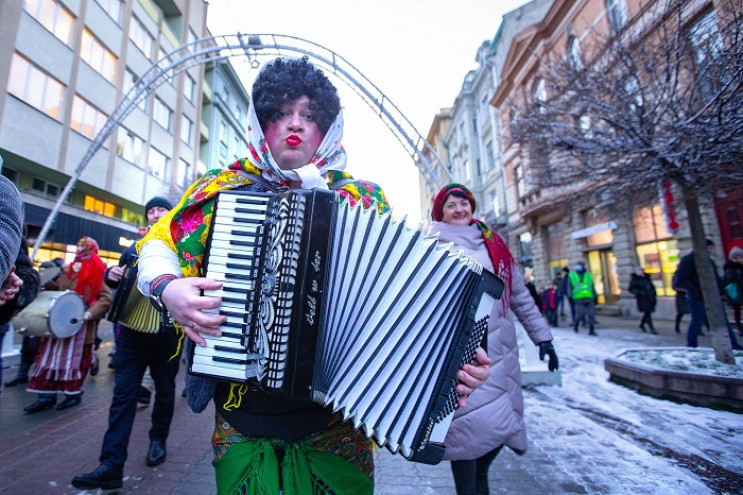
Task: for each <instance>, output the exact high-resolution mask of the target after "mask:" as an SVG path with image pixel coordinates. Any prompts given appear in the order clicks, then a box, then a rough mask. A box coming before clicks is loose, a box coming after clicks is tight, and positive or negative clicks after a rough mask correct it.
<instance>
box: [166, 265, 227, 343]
mask: <svg viewBox="0 0 743 495" xmlns="http://www.w3.org/2000/svg"><path fill="white" fill-rule="evenodd" d="M221 287H222V283H221V282H217V281H216V280H213V279H210V278H204V277H189V278H178V279H176V280H173V281H172V282H171V283H169V284H168V286H167V287H165V290H164V291H163V293H162V294H161V296H160V297H161V299H162V301H163V303H164V304H165V309H167V311H168V313H170V316H171V317H172V318H173V320H174V321H176V322H178V323H180V325H181V326H182V327H183V330H184V331H185V332H186V335H188V338H190V339H191V340H193V341H194V342H195V343H196V344H198V345H205V344H206V340H204V338H203V337H202V336H201V335H199V334H200V333H202V334H206V335H212V336H214V337H219V336H220V335H222V332H221V330H220V329H219V326H220V325H221V324H222V323H224V321H225V319H226V318H227V317H226V316H219V315H215V314H207V313H205V312H204V311H203V310H208V309H217V308H219V306H220V303H221V299H219V298H217V297H204V296H202V295H201V291H202V290H217V289H219V288H221Z"/></svg>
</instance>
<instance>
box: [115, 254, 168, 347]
mask: <svg viewBox="0 0 743 495" xmlns="http://www.w3.org/2000/svg"><path fill="white" fill-rule="evenodd" d="M133 258H134V260H133V261H132V262H131V263H129V264H128V265H127V266H126V267H125V268H124V274H123V275H122V276H121V281H120V282H119V288H118V289H116V294H115V295H114V298H113V301H112V302H111V310H110V311H109V314H108V320H109V321H112V322H114V323H118V324H119V325H123V326H125V327H127V328H130V329H132V330H136V331H138V332H143V333H157V332H159V331H160V323H161V321H162V315H161V314H160V313H158V311H157V310H156V309H155V307H154V306H153V305H152V303H151V302H150V300H149V299H148V298H146V297H145V296H144V295H143V294H142V293H141V292H139V289H138V288H137V265H136V260H137V258H138V257H137V256H133Z"/></svg>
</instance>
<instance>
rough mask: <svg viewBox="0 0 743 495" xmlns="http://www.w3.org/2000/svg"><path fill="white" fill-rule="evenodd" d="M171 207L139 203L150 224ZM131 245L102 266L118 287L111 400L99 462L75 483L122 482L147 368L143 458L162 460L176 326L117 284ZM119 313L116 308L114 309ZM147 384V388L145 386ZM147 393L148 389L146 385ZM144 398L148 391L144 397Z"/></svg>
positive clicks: (129, 261)
mask: <svg viewBox="0 0 743 495" xmlns="http://www.w3.org/2000/svg"><path fill="white" fill-rule="evenodd" d="M171 208H172V206H171V204H170V202H169V201H168V200H167V199H166V198H162V197H155V198H152V199H150V200H149V201H148V202H147V204H146V205H145V217H146V218H147V223H148V224H149V225H154V224H155V223H157V221H159V220H160V219H161V218H162V217H164V216H165V215H166V214H167V213H168V211H170V209H171ZM136 260H137V256H136V247H135V245H134V244H132V246H131V248H128V249H127V250H126V251H124V253H123V254H122V256H121V260H120V264H119V266H115V267H112V268H110V269H109V270H108V271H107V272H106V281H107V283H109V284H111V285H112V286H113V287H118V290H119V291H122V293H121V294H117V297H116V301H117V302H120V304H119V305H118V306H120V307H123V309H122V310H121V311H118V310H119V308H118V307H117V308H113V309H114V310H115V311H116V312H117V315H118V319H117V321H116V322H115V323H117V324H118V330H119V331H118V335H117V336H116V342H117V344H116V366H115V370H116V373H115V375H114V380H115V386H114V391H113V398H112V399H111V406H110V407H109V410H108V429H107V430H106V433H105V434H104V436H103V442H102V446H101V454H100V457H99V459H98V460H99V462H100V465H99V466H98V467H97V468H96V469H95V470H93V471H92V472H90V473H84V474H80V475H78V476H75V477H74V478H73V480H72V485H73V486H74V487H76V488H80V489H86V490H92V489H97V488H101V489H112V488H121V486H122V485H123V482H122V480H123V473H124V464H125V463H126V460H127V457H128V449H127V447H128V445H129V438H130V436H131V432H132V428H133V426H134V419H135V416H136V411H137V404H138V402H140V401H141V396H142V391H141V389H142V388H143V387H142V385H141V383H142V378H143V376H144V374H145V371H147V370H150V376H151V377H152V381H153V383H154V389H155V399H154V406H153V408H152V415H151V423H152V424H151V427H150V431H149V437H150V445H149V447H148V449H147V455H146V458H145V464H146V465H147V466H150V467H154V466H157V465H159V464H162V463H163V462H165V459H166V456H167V447H166V441H167V438H168V435H169V433H170V423H171V421H172V419H173V411H174V408H175V377H176V374H177V373H178V365H179V360H180V357H181V350H182V349H181V347H182V346H181V343H182V340H181V337H182V336H183V333H182V332H179V331H177V330H176V328H175V326H174V325H173V322H172V320H171V319H170V318H169V317H167V316H166V317H165V318H163V317H161V316H162V315H160V313H158V311H157V310H156V309H155V308H154V307H153V306H152V304H151V303H150V301H149V300H147V299H146V298H145V297H144V296H143V295H142V294H141V293H140V292H139V289H137V287H136V286H135V285H134V284H133V283H132V285H126V284H121V283H120V282H121V281H122V277H123V276H124V275H125V274H126V275H128V276H127V278H126V281H127V282H133V281H134V280H135V277H133V276H132V275H133V274H134V272H133V271H132V272H131V273H130V272H128V271H125V269H126V270H136V268H135V266H134V265H135V262H136ZM119 313H120V314H119ZM145 390H147V389H145ZM148 393H149V391H148ZM147 399H148V400H149V397H147Z"/></svg>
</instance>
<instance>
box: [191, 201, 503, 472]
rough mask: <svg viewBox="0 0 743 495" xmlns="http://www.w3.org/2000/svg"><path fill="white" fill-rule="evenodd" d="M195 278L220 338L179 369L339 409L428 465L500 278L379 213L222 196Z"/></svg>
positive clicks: (439, 449) (334, 204)
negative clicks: (201, 280) (201, 279)
mask: <svg viewBox="0 0 743 495" xmlns="http://www.w3.org/2000/svg"><path fill="white" fill-rule="evenodd" d="M205 276H206V277H208V278H212V279H215V280H219V281H221V282H222V284H223V285H222V288H221V289H219V290H214V291H204V295H205V296H213V297H219V298H221V300H222V301H221V306H220V307H219V308H218V309H216V310H213V311H214V312H218V313H219V314H222V315H226V316H227V319H226V321H225V323H224V324H223V325H222V327H221V330H222V335H221V337H218V338H216V337H210V336H207V335H204V338H205V339H206V341H207V344H206V346H194V348H193V351H192V361H191V367H190V371H191V373H194V374H199V375H205V376H210V377H215V378H219V379H222V380H227V381H234V382H241V383H250V384H254V385H257V386H258V387H260V388H261V389H262V390H264V391H267V392H275V393H277V394H283V395H286V396H288V397H290V398H292V399H293V400H305V401H314V402H316V403H319V404H321V405H324V406H331V407H332V408H333V409H334V410H335V411H341V412H342V414H343V416H344V418H345V419H346V420H348V421H352V422H353V424H354V425H355V427H356V428H361V429H362V431H363V432H364V433H365V434H366V436H367V437H369V438H373V439H374V440H375V441H376V442H377V443H378V444H379V445H383V446H386V447H387V448H388V449H389V450H391V451H392V452H393V453H401V454H402V455H403V456H404V457H406V458H408V459H410V460H413V461H416V462H425V463H430V464H435V463H437V462H439V461H440V460H441V458H442V457H443V453H444V447H443V440H444V438H445V436H446V432H447V430H448V427H449V424H450V422H451V418H452V416H453V413H454V410H455V408H456V407H457V400H458V398H459V396H458V395H457V394H456V392H455V390H454V387H455V385H456V384H457V379H456V372H457V370H459V369H460V368H461V366H462V365H463V364H464V363H466V362H472V361H473V360H474V354H475V351H476V349H477V347H478V346H479V345H480V342H481V341H482V339H483V337H484V335H485V333H486V328H487V321H488V317H489V314H490V311H491V309H492V306H493V303H494V302H495V300H496V299H498V298H499V297H500V296H501V293H502V291H503V283H502V281H501V280H500V279H498V278H497V277H495V276H494V275H493V274H491V273H490V272H488V271H487V270H484V269H483V268H482V266H481V265H480V264H479V263H477V262H476V261H474V260H472V259H471V258H469V257H468V256H465V255H464V254H463V253H461V252H454V251H452V250H451V248H450V247H447V246H442V245H440V244H439V243H438V242H437V238H436V237H433V236H427V235H425V234H423V232H422V230H421V227H420V226H416V228H410V227H408V226H407V225H406V224H405V221H404V220H403V221H396V220H393V219H392V216H391V215H390V214H379V213H377V211H376V209H374V208H370V209H365V208H363V207H362V206H361V205H359V204H357V205H355V206H351V204H350V203H349V202H348V201H340V198H339V197H338V196H337V195H335V194H334V193H333V192H331V191H318V190H313V191H307V190H294V191H288V192H284V193H279V194H267V193H254V192H241V191H224V192H221V193H220V194H219V195H218V196H217V199H216V203H215V209H214V213H213V218H212V225H211V230H210V232H209V237H208V239H207V252H206V255H205Z"/></svg>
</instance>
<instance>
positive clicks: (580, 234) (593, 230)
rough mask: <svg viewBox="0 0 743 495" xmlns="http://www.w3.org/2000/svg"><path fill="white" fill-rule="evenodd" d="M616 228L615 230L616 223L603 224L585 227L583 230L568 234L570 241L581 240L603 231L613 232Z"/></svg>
mask: <svg viewBox="0 0 743 495" xmlns="http://www.w3.org/2000/svg"><path fill="white" fill-rule="evenodd" d="M616 228H617V224H616V223H614V222H604V223H600V224H598V225H592V226H590V227H586V228H585V229H580V230H576V231H574V232H572V233H571V234H570V238H571V239H583V238H585V237H588V236H591V235H593V234H598V233H599V232H603V231H605V230H614V229H616Z"/></svg>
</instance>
